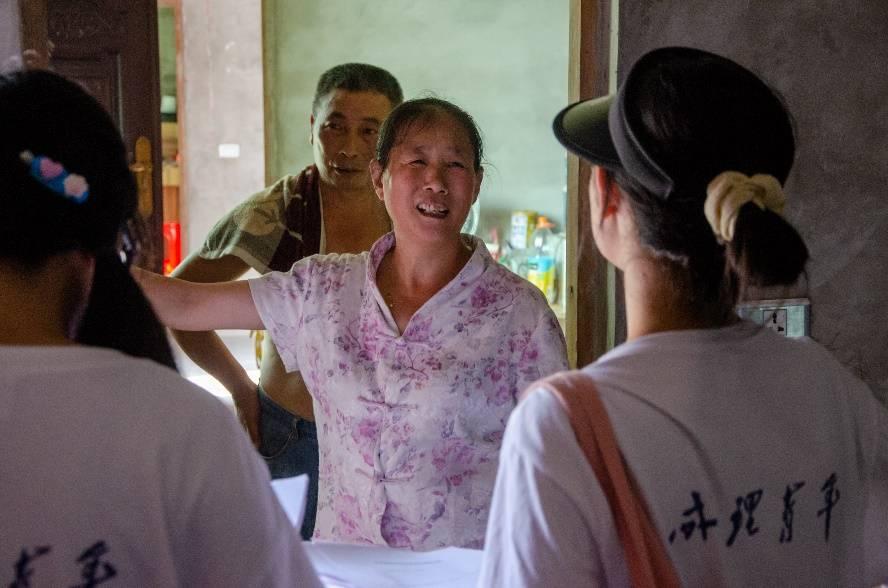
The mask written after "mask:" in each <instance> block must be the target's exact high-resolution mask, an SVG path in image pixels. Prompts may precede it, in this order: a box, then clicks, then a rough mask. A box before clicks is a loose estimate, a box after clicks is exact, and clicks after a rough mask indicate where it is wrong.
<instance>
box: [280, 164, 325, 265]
mask: <svg viewBox="0 0 888 588" xmlns="http://www.w3.org/2000/svg"><path fill="white" fill-rule="evenodd" d="M319 181H320V180H319V179H318V170H317V168H316V167H315V166H310V167H307V168H306V169H304V170H303V171H302V173H300V174H299V175H298V176H297V177H296V178H295V179H293V178H288V179H287V184H286V185H285V186H284V188H285V189H286V190H289V191H290V192H291V193H293V194H299V195H300V196H301V198H291V199H290V201H289V203H288V204H287V208H286V210H285V211H284V223H285V224H286V230H285V231H284V233H283V235H281V241H280V243H279V244H278V246H277V249H276V250H275V252H274V256H273V257H272V258H271V261H270V262H269V263H268V267H269V269H271V270H274V271H287V270H288V269H290V267H291V266H292V265H293V264H294V263H296V262H297V261H299V260H300V259H302V258H303V257H308V256H309V255H314V254H316V253H318V252H319V251H320V248H321V223H322V220H321V197H320V192H319V191H318V182H319Z"/></svg>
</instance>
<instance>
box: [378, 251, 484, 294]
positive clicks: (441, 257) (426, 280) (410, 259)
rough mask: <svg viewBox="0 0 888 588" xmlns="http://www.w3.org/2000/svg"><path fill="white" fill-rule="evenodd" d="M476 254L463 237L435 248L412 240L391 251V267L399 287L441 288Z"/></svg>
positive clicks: (413, 288)
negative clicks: (430, 248) (413, 244)
mask: <svg viewBox="0 0 888 588" xmlns="http://www.w3.org/2000/svg"><path fill="white" fill-rule="evenodd" d="M471 256H472V248H471V247H470V246H469V245H468V244H467V243H466V242H465V241H464V240H463V239H462V237H459V238H458V239H457V240H456V241H454V242H453V243H452V244H451V245H450V246H446V247H440V248H436V249H435V250H434V251H429V250H428V249H424V248H420V247H411V246H410V245H409V244H401V245H398V242H397V241H396V242H395V246H394V247H393V248H392V250H391V251H390V255H388V256H387V257H388V258H390V263H391V267H390V269H391V271H392V272H393V277H394V278H395V282H396V284H394V285H396V286H397V287H398V288H399V290H401V291H406V292H414V293H419V292H422V291H428V290H432V291H433V292H437V291H438V290H440V289H441V288H443V287H444V286H445V285H447V284H448V283H449V282H450V281H451V280H452V279H453V278H455V277H456V275H457V274H458V273H459V272H460V270H462V268H463V267H464V266H465V265H466V262H468V261H469V258H470V257H471Z"/></svg>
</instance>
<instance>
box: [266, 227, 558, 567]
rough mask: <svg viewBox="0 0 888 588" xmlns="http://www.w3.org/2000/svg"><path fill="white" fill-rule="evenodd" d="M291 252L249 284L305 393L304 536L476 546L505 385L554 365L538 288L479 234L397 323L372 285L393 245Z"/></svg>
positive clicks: (506, 398) (509, 390) (551, 319)
mask: <svg viewBox="0 0 888 588" xmlns="http://www.w3.org/2000/svg"><path fill="white" fill-rule="evenodd" d="M394 243H395V238H394V235H393V234H391V233H390V234H388V235H385V236H383V237H382V238H381V239H379V241H377V242H376V243H375V244H374V245H373V248H372V249H371V250H370V252H365V253H362V254H360V255H338V254H331V255H324V256H314V257H310V258H306V259H303V260H301V261H298V262H297V263H295V264H294V265H293V267H292V268H291V269H290V271H289V272H286V273H284V272H272V273H269V274H266V275H265V276H262V277H261V278H257V279H255V280H251V281H250V287H251V291H252V295H253V299H254V301H255V303H256V308H257V309H258V311H259V314H260V316H261V317H262V321H263V323H265V326H266V328H267V330H268V333H269V334H270V335H271V337H272V340H273V341H274V343H275V346H276V347H277V349H278V352H279V354H280V356H281V358H282V360H283V362H284V365H285V366H286V367H287V369H288V370H297V369H298V370H301V371H302V375H303V377H304V378H305V383H306V385H307V387H308V389H309V391H310V392H311V393H312V396H313V397H314V405H315V419H316V422H317V429H318V444H319V446H320V484H319V486H320V488H319V497H318V515H317V524H316V527H315V538H317V539H323V540H330V541H343V542H351V543H372V544H388V545H390V546H394V547H407V548H411V549H417V550H426V549H436V548H439V547H445V546H450V545H454V546H459V547H474V548H480V547H482V546H483V544H484V532H485V528H486V524H487V514H488V511H489V508H490V501H491V495H492V493H493V485H494V479H495V477H496V469H497V463H498V456H499V450H500V444H501V442H502V438H503V431H504V430H505V427H506V421H507V419H508V417H509V413H510V412H511V411H512V409H513V408H514V407H515V404H516V398H517V396H518V394H519V393H520V392H521V391H522V390H523V389H524V388H525V387H526V386H528V385H529V384H530V383H532V382H534V381H535V380H537V379H539V378H540V377H542V376H546V375H548V374H550V373H552V372H555V371H558V370H563V369H565V368H566V367H567V356H566V349H565V343H564V336H563V335H562V333H561V329H560V327H559V325H558V322H557V320H556V318H555V315H554V314H553V313H552V311H551V310H550V309H549V306H548V305H547V304H546V301H545V299H544V297H543V295H542V293H541V292H539V290H537V289H536V288H535V287H534V286H533V285H531V284H530V283H529V282H527V281H525V280H523V279H521V278H520V277H518V276H516V275H515V274H513V273H511V272H510V271H509V270H507V269H506V268H504V267H502V266H501V265H499V264H498V263H496V262H495V261H494V260H493V259H492V258H491V257H490V254H489V253H488V252H487V248H486V247H485V246H484V243H483V242H481V241H480V240H477V239H475V240H474V243H473V244H474V252H473V254H472V256H471V258H470V259H469V261H468V262H467V263H466V265H465V266H464V267H463V269H462V270H461V271H460V272H459V274H458V275H457V276H456V277H455V278H454V279H453V280H452V281H451V282H450V283H449V284H447V285H446V286H445V287H444V288H442V289H441V290H440V291H439V292H438V293H437V294H435V295H434V296H433V297H432V298H431V299H430V300H428V301H427V302H426V303H425V305H424V306H423V307H422V308H420V309H419V310H418V311H417V312H416V314H414V315H413V317H412V318H411V319H410V322H409V323H408V324H407V326H406V328H405V329H404V332H403V334H399V331H398V328H397V326H396V324H395V321H394V319H393V318H392V315H391V313H390V312H389V309H388V307H387V306H386V304H385V302H384V301H383V298H382V295H381V293H380V292H379V289H378V288H377V286H376V269H377V268H378V267H379V263H380V261H381V260H382V258H383V257H384V256H385V254H386V252H388V251H389V249H391V248H392V247H393V246H394Z"/></svg>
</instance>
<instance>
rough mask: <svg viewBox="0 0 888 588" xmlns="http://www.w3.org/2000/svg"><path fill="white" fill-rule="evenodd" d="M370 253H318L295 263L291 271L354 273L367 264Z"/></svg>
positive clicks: (317, 273) (319, 273) (328, 274)
mask: <svg viewBox="0 0 888 588" xmlns="http://www.w3.org/2000/svg"><path fill="white" fill-rule="evenodd" d="M367 256H368V253H367V252H366V251H365V252H363V253H318V254H315V255H309V256H308V257H303V258H302V259H300V260H299V261H297V262H296V263H294V264H293V267H292V269H291V273H302V274H308V275H323V276H330V275H336V274H347V273H352V272H354V271H355V270H362V269H364V268H365V267H366V265H367Z"/></svg>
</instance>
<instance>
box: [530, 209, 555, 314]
mask: <svg viewBox="0 0 888 588" xmlns="http://www.w3.org/2000/svg"><path fill="white" fill-rule="evenodd" d="M554 226H555V225H554V224H553V223H552V221H550V220H549V219H548V218H546V217H545V216H540V217H539V218H538V219H537V225H536V229H535V230H534V231H533V233H532V234H531V236H530V245H531V247H530V252H529V255H528V257H527V280H528V281H529V282H530V283H532V284H534V285H535V286H536V287H537V288H539V289H540V290H541V291H542V292H543V294H545V295H546V300H548V301H549V304H555V303H556V302H558V271H557V266H556V263H555V261H556V256H557V253H558V251H557V249H558V241H559V240H558V239H557V238H556V237H555V235H554V233H553V232H552V228H553V227H554Z"/></svg>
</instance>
